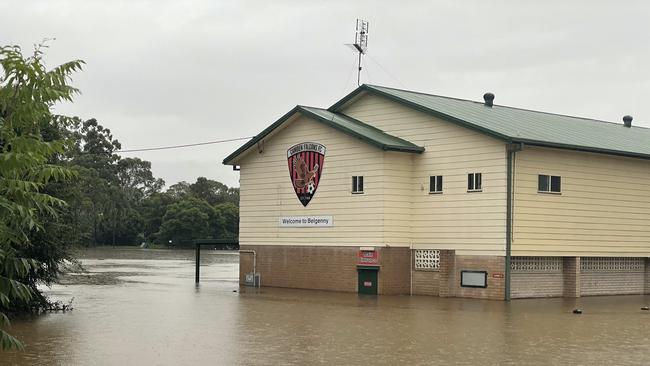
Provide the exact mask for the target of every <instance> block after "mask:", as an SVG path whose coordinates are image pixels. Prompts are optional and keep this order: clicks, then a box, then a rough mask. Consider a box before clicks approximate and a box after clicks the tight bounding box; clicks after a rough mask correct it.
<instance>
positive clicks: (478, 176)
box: [467, 173, 483, 192]
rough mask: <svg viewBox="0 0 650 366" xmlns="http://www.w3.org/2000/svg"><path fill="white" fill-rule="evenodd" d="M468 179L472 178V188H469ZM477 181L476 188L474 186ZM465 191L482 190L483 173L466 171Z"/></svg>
mask: <svg viewBox="0 0 650 366" xmlns="http://www.w3.org/2000/svg"><path fill="white" fill-rule="evenodd" d="M470 177H471V178H470ZM470 179H472V188H470ZM477 183H478V186H479V187H478V188H476V186H477ZM467 192H483V173H467Z"/></svg>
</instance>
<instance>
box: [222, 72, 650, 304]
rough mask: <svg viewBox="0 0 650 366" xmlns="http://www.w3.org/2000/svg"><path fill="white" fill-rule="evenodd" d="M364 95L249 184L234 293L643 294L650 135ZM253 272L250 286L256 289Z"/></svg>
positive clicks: (278, 140) (288, 120) (271, 130)
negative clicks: (245, 287) (246, 287)
mask: <svg viewBox="0 0 650 366" xmlns="http://www.w3.org/2000/svg"><path fill="white" fill-rule="evenodd" d="M493 100H494V95H492V94H490V93H487V94H485V95H484V101H481V102H475V101H469V100H461V99H456V98H449V97H442V96H437V95H431V94H425V93H419V92H413V91H407V90H400V89H393V88H388V87H382V86H374V85H362V86H360V87H359V88H357V89H356V90H354V91H353V92H351V93H350V94H348V95H347V96H345V97H344V98H343V99H341V100H340V101H338V102H336V103H335V104H334V105H332V106H331V107H329V108H327V109H321V108H314V107H306V106H297V107H295V108H293V109H292V110H291V111H289V112H288V113H287V114H285V115H284V116H282V117H281V118H280V119H279V120H277V121H276V122H275V123H273V124H272V125H270V126H269V127H268V128H266V129H265V130H264V131H262V132H261V133H259V134H258V135H257V136H256V137H255V138H253V139H252V140H251V141H249V142H248V143H246V144H244V145H243V146H242V147H240V148H239V149H238V150H236V151H235V152H233V153H232V154H231V155H230V156H228V157H227V158H226V159H225V160H224V164H228V165H232V166H233V167H234V168H236V169H240V174H241V175H240V187H241V191H240V194H241V201H240V233H239V241H240V248H241V249H242V253H241V255H240V282H241V283H242V284H244V283H247V282H251V281H255V280H256V277H255V275H257V280H259V281H260V282H261V285H262V286H275V287H290V288H304V289H321V290H334V291H348V292H359V293H368V294H413V295H431V296H443V297H470V298H484V299H499V300H503V299H510V298H528V297H562V296H564V297H579V296H588V295H613V294H644V293H650V261H649V257H650V129H647V128H642V127H636V126H633V125H632V117H630V116H625V117H624V118H623V120H624V121H623V122H622V123H612V122H604V121H598V120H593V119H587V118H579V117H570V116H564V115H558V114H552V113H543V112H538V111H531V110H525V109H519V108H512V107H505V106H500V105H496V104H494V103H493ZM253 272H255V274H253Z"/></svg>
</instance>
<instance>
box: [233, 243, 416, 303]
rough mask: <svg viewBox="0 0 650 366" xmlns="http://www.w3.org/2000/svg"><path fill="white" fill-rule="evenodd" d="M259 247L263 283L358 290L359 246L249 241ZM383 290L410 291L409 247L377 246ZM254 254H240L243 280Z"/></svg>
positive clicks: (240, 279) (316, 288)
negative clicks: (277, 243) (255, 242)
mask: <svg viewBox="0 0 650 366" xmlns="http://www.w3.org/2000/svg"><path fill="white" fill-rule="evenodd" d="M241 249H242V250H255V251H256V253H257V272H259V273H260V275H261V283H262V286H268V287H288V288H304V289H315V290H330V291H342V292H357V279H358V277H357V253H358V250H359V248H358V247H322V246H321V247H306V246H297V245H296V246H284V245H283V246H279V245H278V246H271V245H245V246H242V247H241ZM377 250H378V251H379V260H380V265H381V267H380V270H379V278H378V282H379V287H378V292H379V293H380V294H408V293H409V287H410V278H409V249H408V248H377ZM252 268H253V255H252V254H249V253H241V254H240V257H239V283H240V284H242V285H243V284H244V277H245V274H246V273H248V272H252V270H253V269H252Z"/></svg>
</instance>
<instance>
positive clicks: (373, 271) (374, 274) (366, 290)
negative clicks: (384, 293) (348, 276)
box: [357, 266, 379, 295]
mask: <svg viewBox="0 0 650 366" xmlns="http://www.w3.org/2000/svg"><path fill="white" fill-rule="evenodd" d="M357 273H358V278H359V283H358V292H359V293H360V294H365V295H377V288H378V287H379V286H378V278H379V276H378V274H379V267H371V266H358V267H357Z"/></svg>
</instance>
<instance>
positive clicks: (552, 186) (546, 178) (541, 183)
mask: <svg viewBox="0 0 650 366" xmlns="http://www.w3.org/2000/svg"><path fill="white" fill-rule="evenodd" d="M537 191H538V192H542V193H560V192H562V177H560V176H557V175H544V174H540V175H538V176H537Z"/></svg>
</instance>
